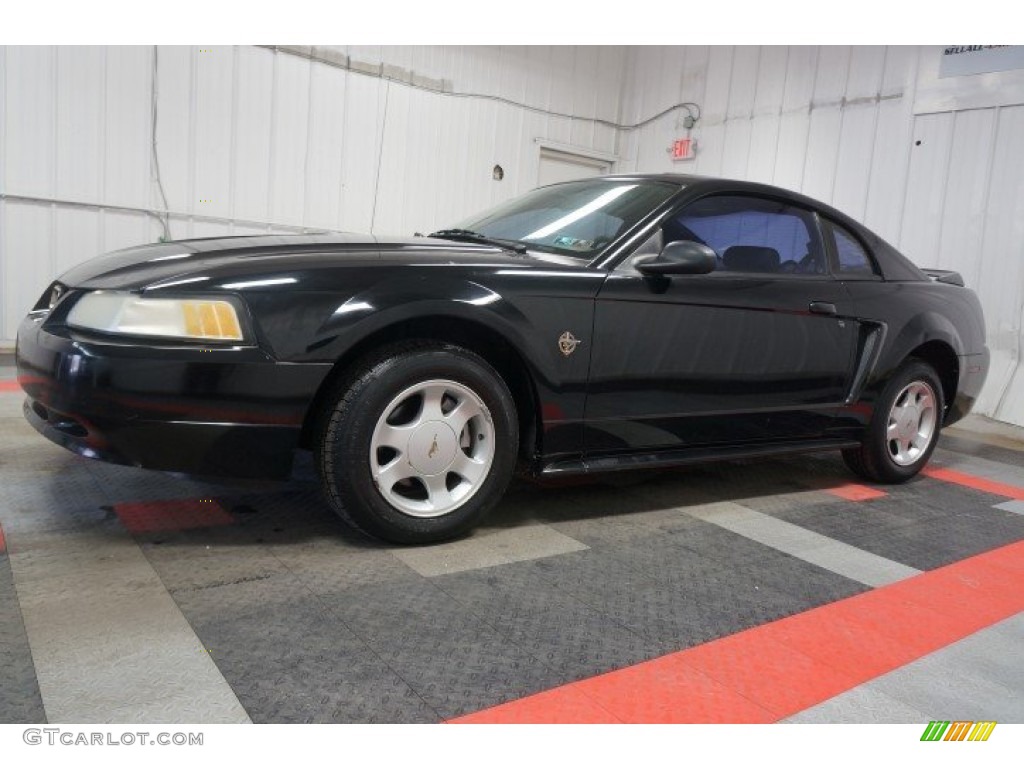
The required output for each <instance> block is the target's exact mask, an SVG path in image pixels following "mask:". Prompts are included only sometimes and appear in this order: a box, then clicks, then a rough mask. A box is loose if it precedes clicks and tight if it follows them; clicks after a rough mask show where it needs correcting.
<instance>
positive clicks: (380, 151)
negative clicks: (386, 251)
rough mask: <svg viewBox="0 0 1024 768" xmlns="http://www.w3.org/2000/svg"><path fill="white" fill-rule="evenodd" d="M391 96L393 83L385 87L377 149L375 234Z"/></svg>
mask: <svg viewBox="0 0 1024 768" xmlns="http://www.w3.org/2000/svg"><path fill="white" fill-rule="evenodd" d="M390 94H391V82H390V81H387V82H385V85H384V113H383V116H382V118H381V121H380V143H379V145H378V147H377V174H376V176H375V177H374V183H373V207H372V208H371V209H370V233H371V234H373V233H374V228H373V227H374V224H375V223H376V222H377V196H378V195H379V194H380V169H381V165H382V164H383V163H384V139H385V137H386V136H387V129H388V98H389V96H390Z"/></svg>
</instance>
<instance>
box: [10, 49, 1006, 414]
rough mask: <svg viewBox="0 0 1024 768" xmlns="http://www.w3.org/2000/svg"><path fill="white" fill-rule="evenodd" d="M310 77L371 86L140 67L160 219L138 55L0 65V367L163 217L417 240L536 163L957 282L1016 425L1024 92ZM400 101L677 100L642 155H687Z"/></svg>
mask: <svg viewBox="0 0 1024 768" xmlns="http://www.w3.org/2000/svg"><path fill="white" fill-rule="evenodd" d="M327 54H328V56H327V57H328V58H331V55H333V56H334V58H335V59H336V63H337V61H344V63H345V66H348V67H350V68H351V69H353V70H355V69H360V70H373V73H372V74H366V73H364V72H356V71H349V70H346V69H342V68H339V67H337V66H331V65H329V64H326V63H322V62H317V61H311V60H309V59H305V58H301V57H299V56H296V55H293V54H291V53H282V52H274V51H271V50H268V49H265V48H249V47H234V48H232V47H221V48H217V47H215V48H209V49H206V48H195V47H193V48H186V47H161V48H160V49H159V55H158V57H157V59H158V64H159V66H158V74H157V76H156V78H155V82H156V84H157V95H158V98H157V104H156V108H157V109H156V114H157V120H156V137H155V138H156V142H155V143H156V146H157V148H158V150H159V153H158V154H159V166H160V170H161V174H160V176H161V179H162V182H163V191H164V193H165V194H166V200H167V203H166V206H165V205H164V202H163V195H162V194H161V191H160V189H159V187H158V185H157V184H156V183H155V181H154V180H155V174H154V162H153V152H152V149H153V143H154V142H153V136H152V131H153V125H154V123H153V112H152V110H151V95H152V88H153V83H154V74H153V72H154V49H152V48H149V47H138V48H121V47H118V48H104V47H93V48H72V47H62V48H28V47H6V48H4V47H0V162H2V166H0V195H3V197H0V282H2V290H0V344H2V343H3V342H4V340H6V341H7V342H9V341H10V339H11V338H12V337H13V334H14V329H15V327H16V325H17V322H18V320H19V319H20V317H21V316H22V314H23V313H24V311H25V310H26V308H27V306H28V305H29V304H30V303H31V302H32V301H34V300H35V298H36V297H37V296H38V294H39V293H40V292H41V290H42V288H43V287H44V286H45V285H46V284H47V283H48V282H49V280H50V279H52V277H53V276H54V275H55V274H58V273H59V272H61V271H63V270H64V269H67V268H68V267H70V266H71V265H73V264H76V263H78V262H80V261H82V260H84V259H87V258H90V257H92V256H94V255H96V254H97V253H101V252H103V251H108V250H112V249H115V248H119V247H123V246H126V245H131V244H134V243H138V242H150V241H153V240H156V239H157V238H158V237H159V236H160V234H161V233H162V225H161V222H160V221H159V220H158V218H157V217H155V216H153V215H151V214H147V213H145V212H144V211H146V210H151V211H154V210H155V211H162V210H169V211H170V212H171V215H170V217H169V224H170V230H171V235H172V236H173V237H176V238H181V237H200V236H207V235H216V234H221V233H224V232H231V233H237V234H246V233H253V232H265V231H295V230H302V229H303V228H326V229H345V230H354V231H367V230H372V231H374V232H380V233H386V232H395V233H410V232H412V231H416V230H421V231H422V230H429V229H431V228H434V227H436V226H440V225H443V224H446V223H451V222H454V221H455V220H457V219H458V218H460V217H461V216H462V215H464V214H466V213H469V212H471V211H473V210H477V209H480V208H482V207H484V206H485V205H487V204H489V203H492V202H497V201H498V200H500V199H503V198H505V197H508V196H511V195H513V194H516V193H518V192H521V191H523V190H525V189H528V188H530V187H531V186H533V185H534V183H535V182H536V173H537V160H538V144H537V141H536V140H537V139H544V140H547V141H549V142H554V143H556V144H565V145H572V146H576V147H581V148H587V149H591V150H594V151H596V152H599V153H604V154H607V155H611V156H614V155H617V156H618V157H620V162H618V163H617V164H616V170H624V171H628V170H632V169H637V170H642V171H654V170H668V169H675V170H680V171H685V172H691V171H692V172H697V173H703V174H710V175H725V176H733V177H737V178H749V179H755V180H760V181H767V182H771V183H775V184H779V185H781V186H784V187H790V188H793V189H798V190H801V191H803V192H806V193H807V194H809V195H811V196H814V197H817V198H820V199H823V200H826V201H829V202H831V203H833V204H834V205H836V206H837V207H839V208H841V209H843V210H845V211H846V212H848V213H849V214H851V215H852V216H854V217H855V218H858V219H860V220H862V221H864V222H865V223H866V224H868V226H870V227H872V228H873V229H875V230H876V231H878V232H879V233H880V234H882V235H883V236H884V237H886V238H887V239H888V240H890V241H891V242H892V243H893V244H894V245H896V246H897V247H899V248H901V250H903V251H904V252H905V253H907V255H909V256H910V257H911V258H912V259H914V260H915V261H917V262H918V263H919V264H921V265H926V266H939V267H946V268H952V269H958V270H960V271H961V272H962V273H963V274H964V276H965V277H966V278H967V281H968V283H969V284H970V285H971V286H972V287H973V288H975V289H976V290H977V291H978V292H979V294H980V295H981V297H982V299H983V301H984V303H985V307H986V313H987V321H988V328H989V346H990V349H991V350H992V352H993V364H992V371H991V373H990V376H989V382H988V385H987V386H986V389H985V392H984V394H983V398H982V400H981V402H980V403H979V407H978V410H979V411H980V412H982V413H987V414H990V415H995V416H996V417H997V418H1000V419H1003V420H1005V421H1009V422H1013V423H1017V424H1024V368H1022V367H1021V357H1022V355H1021V347H1022V344H1024V340H1022V335H1021V328H1022V322H1024V317H1022V315H1024V142H1022V141H1021V140H1020V136H1024V98H1016V96H1018V95H1019V94H1021V93H1024V73H1000V74H997V75H985V76H975V77H970V78H958V79H957V80H956V81H945V82H940V81H938V80H936V77H935V69H936V67H937V63H938V49H936V48H919V47H868V46H863V47H842V46H835V47H820V48H818V47H779V46H775V47H772V46H766V47H728V46H724V47H713V48H708V47H662V48H659V47H641V48H626V47H530V48H515V47H502V48H498V47H490V48H489V47H439V46H438V47H429V46H410V47H383V48H382V47H351V48H336V49H329V50H327ZM381 74H383V75H385V76H386V77H391V78H394V79H393V80H388V79H382V78H381V77H379V76H373V75H381ZM407 80H411V81H413V82H414V83H416V84H419V85H424V86H426V87H428V88H436V87H439V86H440V87H442V88H444V89H448V90H452V91H458V92H474V93H480V94H487V95H490V96H497V97H503V98H506V99H509V100H512V101H517V102H523V103H527V104H530V105H532V106H536V107H538V108H541V109H547V110H553V111H557V112H564V113H571V114H576V115H580V116H583V117H584V118H590V117H596V118H601V119H603V120H607V121H613V122H614V121H618V122H623V123H632V122H636V121H639V120H642V119H644V118H646V117H648V116H649V115H652V114H655V113H657V112H658V111H660V110H661V109H663V108H664V107H666V106H668V105H670V104H673V103H675V102H677V101H686V100H690V101H694V102H697V103H698V104H699V105H700V107H701V109H702V113H703V116H702V119H701V120H700V122H699V123H698V125H697V127H696V128H695V129H694V131H693V135H694V137H695V138H697V139H698V142H699V148H698V155H697V159H696V160H694V161H688V162H684V163H675V164H673V163H672V161H671V160H670V159H669V157H668V154H667V152H666V149H667V147H668V146H669V143H670V141H671V140H672V139H673V138H676V137H678V136H682V135H683V134H684V133H685V129H684V128H683V127H682V125H681V121H682V118H683V116H684V115H685V112H682V111H678V112H674V113H671V114H669V115H666V116H665V117H664V118H661V119H659V120H657V121H655V122H653V123H651V124H649V125H647V126H645V127H643V128H641V129H639V130H636V131H617V130H615V129H614V128H612V127H609V126H607V125H602V124H600V123H595V122H593V121H592V120H588V119H579V120H570V119H568V118H564V117H554V116H549V115H544V114H541V113H538V112H535V111H531V110H527V109H522V108H519V107H515V106H512V105H509V104H507V103H503V102H501V101H496V100H493V99H486V98H458V97H454V96H451V95H439V94H436V93H432V92H430V91H428V90H424V89H422V88H414V87H411V86H410V85H409V84H407V83H406V82H404V81H407ZM438 81H443V83H439V82H438ZM951 82H952V83H953V86H954V87H951V86H950V83H951ZM958 83H959V84H958ZM957 87H959V88H960V89H961V91H962V92H961V93H959V94H958V93H957ZM1003 93H1011V95H1012V96H1013V98H1009V99H1006V98H1002V100H1000V94H1003ZM1015 99H1016V100H1015ZM495 163H500V164H501V165H502V166H503V168H504V170H505V179H504V181H502V182H495V181H494V180H492V178H491V169H492V167H493V165H494V164H495ZM75 203H81V204H83V205H75Z"/></svg>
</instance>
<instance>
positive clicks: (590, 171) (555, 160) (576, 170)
mask: <svg viewBox="0 0 1024 768" xmlns="http://www.w3.org/2000/svg"><path fill="white" fill-rule="evenodd" d="M610 170H611V163H609V162H608V161H606V160H600V159H598V158H596V157H587V156H586V155H575V154H572V153H570V152H562V151H560V150H556V149H546V148H545V149H541V151H540V167H539V168H538V171H537V186H538V187H543V186H546V185H548V184H557V183H558V182H561V181H573V180H575V179H586V178H589V177H591V176H601V175H603V174H606V173H608V172H609V171H610Z"/></svg>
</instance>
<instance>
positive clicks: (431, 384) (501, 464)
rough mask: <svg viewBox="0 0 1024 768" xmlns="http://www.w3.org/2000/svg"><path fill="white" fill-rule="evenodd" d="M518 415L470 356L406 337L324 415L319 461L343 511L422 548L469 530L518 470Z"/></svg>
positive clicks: (350, 383) (504, 391)
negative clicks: (513, 472)
mask: <svg viewBox="0 0 1024 768" xmlns="http://www.w3.org/2000/svg"><path fill="white" fill-rule="evenodd" d="M517 446H518V421H517V417H516V411H515V404H514V402H513V399H512V396H511V394H510V393H509V390H508V387H507V386H506V385H505V383H504V381H503V380H502V379H501V377H500V376H499V375H498V374H497V373H496V372H495V371H494V369H493V368H491V366H490V365H488V364H487V362H486V361H484V360H483V359H482V358H481V357H479V356H478V355H476V354H474V353H473V352H471V351H469V350H466V349H463V348H461V347H456V346H453V345H448V344H438V343H432V342H411V343H403V344H401V345H397V346H394V347H391V348H390V349H387V350H383V351H382V352H381V353H380V354H379V355H377V356H376V357H374V358H373V359H371V360H368V361H367V362H366V363H365V364H364V365H363V366H361V368H360V369H359V370H358V371H357V372H356V373H355V375H353V376H352V377H350V378H349V379H348V380H347V382H346V383H345V384H343V385H342V387H341V388H340V391H339V392H338V393H337V396H336V399H335V402H334V404H333V408H331V410H330V413H329V414H327V417H326V422H325V424H324V428H323V430H322V431H321V438H320V441H319V446H318V457H317V458H318V461H317V465H318V468H319V471H320V477H321V481H322V484H323V486H324V491H325V493H326V496H327V498H328V501H329V502H330V504H331V506H332V507H333V508H334V509H335V511H336V512H338V514H339V515H341V517H342V518H343V519H344V520H346V521H347V522H349V523H350V524H353V525H355V526H356V527H357V528H360V529H362V530H363V531H365V532H366V533H368V534H370V535H372V536H375V537H377V538H381V539H384V540H386V541H391V542H394V543H398V544H425V543H429V542H434V541H440V540H443V539H448V538H452V537H455V536H458V535H460V534H462V533H465V532H466V531H468V530H469V529H471V528H472V527H473V526H474V525H476V523H478V522H479V520H480V519H481V518H482V517H483V515H484V514H485V513H486V512H487V510H488V509H490V508H491V507H492V506H493V505H494V504H495V503H496V502H497V501H498V499H500V498H501V496H502V494H503V493H504V491H505V488H506V486H507V485H508V482H509V479H510V478H511V475H512V471H513V469H514V466H515V460H516V452H517Z"/></svg>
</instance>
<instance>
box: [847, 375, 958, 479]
mask: <svg viewBox="0 0 1024 768" xmlns="http://www.w3.org/2000/svg"><path fill="white" fill-rule="evenodd" d="M915 382H920V383H923V384H925V385H927V387H928V388H929V389H930V390H931V392H932V394H933V395H934V398H935V408H936V419H935V425H934V429H933V431H932V434H931V439H930V441H929V442H928V443H927V447H926V448H925V449H924V450H923V451H921V453H920V455H919V456H917V458H916V459H914V460H913V461H912V462H911V463H908V464H900V463H898V462H897V461H896V460H895V459H894V458H893V451H892V449H891V445H890V441H889V440H888V439H887V436H886V432H887V429H888V427H889V415H890V413H891V412H892V410H893V406H894V405H895V404H896V400H897V398H899V397H900V395H901V394H902V393H903V391H904V390H905V389H906V388H907V387H908V386H910V385H911V384H913V383H915ZM944 415H945V402H944V400H943V393H942V383H941V382H940V381H939V376H938V374H937V373H936V372H935V369H934V368H932V367H931V366H930V365H929V364H928V363H926V362H924V361H923V360H918V359H916V358H910V359H909V360H907V361H906V362H904V363H903V365H901V366H900V367H899V368H898V369H897V371H896V373H895V374H894V375H893V377H892V378H891V379H890V380H889V382H888V383H887V384H886V385H885V388H884V389H883V390H882V394H881V395H880V396H879V398H878V402H877V403H876V404H875V409H874V413H873V415H872V417H871V422H870V423H869V424H868V426H867V429H866V430H865V433H864V441H863V442H862V443H861V445H860V446H859V447H857V448H849V449H847V450H845V451H843V459H844V460H845V461H846V466H848V467H849V468H850V469H851V470H853V472H854V473H856V474H857V475H860V476H861V477H863V478H865V479H866V480H871V481H874V482H877V483H903V482H906V481H907V480H909V479H910V478H912V477H914V476H915V475H916V474H917V473H918V472H920V471H921V470H922V469H923V468H924V466H925V465H926V464H927V463H928V460H929V459H930V458H931V455H932V452H933V451H934V450H935V445H936V444H937V443H938V441H939V433H940V432H941V430H942V419H943V416H944Z"/></svg>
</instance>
